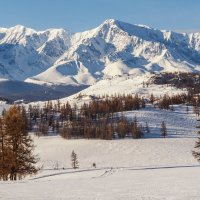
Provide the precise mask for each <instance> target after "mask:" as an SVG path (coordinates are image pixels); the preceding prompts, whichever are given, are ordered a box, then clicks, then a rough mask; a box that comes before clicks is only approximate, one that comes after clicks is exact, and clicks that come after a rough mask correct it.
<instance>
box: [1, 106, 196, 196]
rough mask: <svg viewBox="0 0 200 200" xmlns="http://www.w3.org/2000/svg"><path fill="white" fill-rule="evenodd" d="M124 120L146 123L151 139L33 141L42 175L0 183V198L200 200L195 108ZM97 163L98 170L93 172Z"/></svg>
mask: <svg viewBox="0 0 200 200" xmlns="http://www.w3.org/2000/svg"><path fill="white" fill-rule="evenodd" d="M126 115H127V116H128V117H130V118H132V117H134V116H135V115H136V116H137V118H138V121H139V122H140V123H142V122H146V121H147V122H148V123H149V125H150V130H151V134H150V135H146V137H145V139H138V140H133V139H122V140H112V141H106V140H85V139H81V140H65V139H62V138H60V137H58V136H51V137H40V138H36V137H35V138H34V142H35V145H36V148H35V153H38V154H39V157H40V162H39V165H40V166H42V165H43V170H42V171H40V172H39V173H38V175H36V176H34V177H28V178H27V179H26V180H23V181H16V182H0V191H1V192H0V198H2V199H5V200H7V199H16V200H20V199H30V200H33V199H34V200H39V199H43V200H47V199H48V200H51V199H52V200H53V199H54V200H58V199H59V200H64V199H69V200H78V199H84V200H90V199H91V200H92V199H96V200H102V199H105V200H116V199H119V200H122V199H125V200H199V199H200V187H199V181H200V176H199V175H198V174H199V172H200V167H199V164H198V163H197V161H196V160H195V159H194V158H193V156H192V155H191V150H192V149H193V147H194V142H195V140H196V134H195V132H196V128H195V127H196V124H197V123H198V122H197V121H196V117H195V116H194V114H192V107H190V108H189V114H187V113H186V107H185V106H175V111H173V112H172V111H160V110H155V109H153V108H151V107H148V108H147V109H143V110H140V111H132V112H127V113H126ZM162 120H165V121H166V124H167V127H168V137H167V138H160V137H159V135H160V133H159V127H160V122H161V121H162ZM152 137H153V138H152ZM72 150H74V151H75V152H76V153H77V155H78V160H79V165H80V168H79V169H77V170H73V169H71V163H70V154H71V152H72ZM94 162H95V163H96V165H97V168H93V167H92V163H94ZM56 167H58V169H55V168H56ZM63 167H64V169H63Z"/></svg>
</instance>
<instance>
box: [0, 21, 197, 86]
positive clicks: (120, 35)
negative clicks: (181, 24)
mask: <svg viewBox="0 0 200 200" xmlns="http://www.w3.org/2000/svg"><path fill="white" fill-rule="evenodd" d="M174 71H186V72H200V33H192V34H185V33H183V34H182V33H175V32H172V31H164V30H156V29H152V28H150V27H147V26H143V25H132V24H128V23H124V22H121V21H118V20H113V19H108V20H106V21H104V22H103V23H102V24H101V25H100V26H98V27H97V28H94V29H92V30H89V31H85V32H81V33H73V34H72V33H69V32H68V31H66V30H64V29H49V30H46V31H39V32H37V31H35V30H33V29H29V28H26V27H23V26H19V25H18V26H15V27H12V28H8V29H6V28H0V78H2V79H10V80H20V81H26V82H32V83H36V84H42V83H50V84H72V85H91V84H93V83H95V82H96V81H98V80H101V79H102V78H103V77H109V76H111V77H112V76H116V75H123V74H131V75H135V74H136V75H139V74H146V73H148V72H174Z"/></svg>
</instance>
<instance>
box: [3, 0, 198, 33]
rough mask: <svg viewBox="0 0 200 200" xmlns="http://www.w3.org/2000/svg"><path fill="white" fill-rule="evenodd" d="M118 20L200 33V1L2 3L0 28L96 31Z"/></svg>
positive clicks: (48, 0) (40, 0)
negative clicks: (23, 27) (106, 20)
mask: <svg viewBox="0 0 200 200" xmlns="http://www.w3.org/2000/svg"><path fill="white" fill-rule="evenodd" d="M108 18H114V19H118V20H121V21H125V22H130V23H133V24H145V25H149V26H151V27H154V28H159V29H171V30H178V31H188V32H190V31H200V0H0V26H1V27H10V26H14V25H16V24H21V25H24V26H27V27H32V28H35V29H36V30H44V29H47V28H65V29H68V30H70V31H72V32H77V31H83V30H87V29H89V28H93V27H96V26H98V25H99V24H101V23H102V21H104V20H105V19H108Z"/></svg>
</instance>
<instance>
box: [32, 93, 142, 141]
mask: <svg viewBox="0 0 200 200" xmlns="http://www.w3.org/2000/svg"><path fill="white" fill-rule="evenodd" d="M141 108H145V101H144V99H143V98H140V97H138V95H135V96H132V95H127V96H125V95H123V96H114V97H112V98H107V97H106V98H101V99H98V100H92V101H91V102H90V103H88V104H86V103H84V104H83V105H82V106H80V107H78V106H77V105H76V104H74V105H73V106H71V105H70V104H69V103H68V102H67V103H66V104H62V105H61V103H60V101H59V100H58V101H57V103H55V104H53V103H52V102H47V103H46V104H45V105H44V107H42V108H41V107H40V106H32V105H30V106H29V109H28V127H29V130H30V131H34V132H35V134H36V135H37V136H41V135H44V136H45V135H49V134H51V133H52V134H60V135H61V136H62V137H64V138H68V139H70V138H88V139H90V138H93V139H95V138H99V139H113V138H115V137H117V138H124V137H132V138H141V137H142V136H143V131H142V128H141V126H140V124H139V123H138V122H137V120H134V121H133V122H131V121H130V120H128V119H126V118H125V117H124V116H123V111H127V110H139V109H141Z"/></svg>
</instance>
